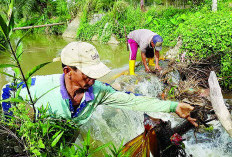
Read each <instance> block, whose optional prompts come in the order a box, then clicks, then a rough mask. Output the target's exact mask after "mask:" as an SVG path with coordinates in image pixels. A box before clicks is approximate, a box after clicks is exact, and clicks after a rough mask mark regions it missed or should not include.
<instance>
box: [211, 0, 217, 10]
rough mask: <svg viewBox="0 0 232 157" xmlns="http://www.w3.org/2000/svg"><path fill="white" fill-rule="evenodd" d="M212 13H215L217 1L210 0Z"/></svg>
mask: <svg viewBox="0 0 232 157" xmlns="http://www.w3.org/2000/svg"><path fill="white" fill-rule="evenodd" d="M212 11H214V12H216V11H217V0H212Z"/></svg>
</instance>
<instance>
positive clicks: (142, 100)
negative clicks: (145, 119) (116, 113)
mask: <svg viewBox="0 0 232 157" xmlns="http://www.w3.org/2000/svg"><path fill="white" fill-rule="evenodd" d="M102 100H103V101H102V102H101V104H103V105H108V106H111V107H115V108H121V109H129V110H135V111H144V112H175V113H177V115H178V116H179V117H181V118H185V119H187V120H188V121H189V122H190V123H192V124H193V125H194V126H197V123H196V122H195V121H196V119H193V118H191V117H190V112H191V111H192V110H193V109H194V107H192V106H190V105H189V104H185V103H179V102H173V101H163V100H159V99H157V98H152V97H146V96H135V95H134V94H132V93H131V94H127V93H124V92H118V91H116V92H113V93H108V94H106V95H105V97H104V98H103V99H102Z"/></svg>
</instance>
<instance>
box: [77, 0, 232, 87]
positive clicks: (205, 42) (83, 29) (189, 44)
mask: <svg viewBox="0 0 232 157" xmlns="http://www.w3.org/2000/svg"><path fill="white" fill-rule="evenodd" d="M96 1H97V2H99V3H100V2H101V0H88V1H87V3H85V5H84V9H83V12H82V15H81V23H80V27H79V28H78V30H77V38H78V39H80V40H87V41H88V40H91V39H92V38H93V37H94V36H96V37H97V38H98V40H99V41H100V42H103V43H105V42H107V41H108V40H109V39H110V37H111V35H113V34H114V35H115V36H116V37H117V39H118V40H120V41H121V42H124V41H125V30H124V26H125V28H126V33H127V34H128V33H129V32H130V31H133V30H136V29H141V28H145V29H150V30H152V31H154V32H156V33H158V34H159V35H161V36H162V37H163V39H164V44H163V45H165V46H171V47H173V46H175V44H176V42H177V38H178V37H179V36H180V37H181V39H182V40H183V44H182V47H181V51H180V53H183V52H186V54H187V55H186V56H188V57H189V59H190V60H191V61H196V60H201V59H207V58H209V57H211V56H214V57H215V58H217V60H216V61H215V63H214V64H216V65H220V67H221V69H220V71H218V73H217V74H218V76H219V77H220V78H221V79H220V83H221V85H222V87H223V88H224V89H228V90H230V89H232V78H231V76H232V65H231V64H232V63H231V58H232V51H231V48H232V44H231V43H232V38H231V34H232V24H231V21H232V16H231V14H232V7H231V3H230V2H229V1H227V0H219V1H218V11H217V12H212V11H211V4H212V2H211V1H205V3H202V4H199V5H198V6H197V5H196V4H192V7H188V8H185V9H179V8H176V7H172V6H169V7H164V6H161V5H156V4H157V3H156V4H155V3H152V5H150V6H148V7H147V11H146V12H142V11H141V10H140V7H139V5H138V3H137V5H133V4H132V3H131V2H130V1H126V0H124V1H123V0H121V1H116V2H115V3H114V4H113V5H112V8H110V9H108V11H107V12H103V13H104V16H103V17H102V19H101V20H100V21H98V22H96V23H94V24H90V19H91V18H92V16H93V14H96V13H102V10H103V11H104V9H103V8H102V10H101V11H99V12H96V9H95V8H96V6H98V5H97V3H96ZM93 2H95V3H93ZM89 4H95V5H89ZM131 4H132V5H131ZM110 6H111V5H110ZM193 56H194V57H193Z"/></svg>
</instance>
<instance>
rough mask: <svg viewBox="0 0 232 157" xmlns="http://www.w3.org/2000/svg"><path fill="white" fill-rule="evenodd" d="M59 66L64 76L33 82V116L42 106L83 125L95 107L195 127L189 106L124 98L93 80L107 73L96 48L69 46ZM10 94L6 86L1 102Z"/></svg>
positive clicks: (6, 106) (24, 95)
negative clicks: (166, 116)
mask: <svg viewBox="0 0 232 157" xmlns="http://www.w3.org/2000/svg"><path fill="white" fill-rule="evenodd" d="M61 62H62V67H63V74H55V75H47V76H36V77H34V78H33V79H32V85H31V87H30V92H31V95H33V96H35V97H36V98H39V99H37V101H36V103H35V107H36V109H37V111H36V112H38V108H41V107H42V106H43V107H44V108H47V112H48V114H49V115H51V116H53V117H55V118H59V117H62V118H66V119H72V120H73V121H75V122H76V123H77V124H79V125H82V124H84V123H85V122H87V121H88V120H89V118H90V117H91V115H92V113H93V112H94V110H95V108H96V107H97V106H98V105H107V106H112V107H116V108H121V109H130V110H137V111H146V112H176V113H177V114H178V115H179V116H180V117H182V118H186V119H188V120H189V121H190V122H191V123H193V124H194V125H197V124H196V123H195V119H192V118H191V117H190V111H192V110H193V107H192V106H190V105H188V104H184V103H178V102H172V101H161V100H159V99H156V98H149V97H145V96H136V94H132V93H131V94H127V93H124V92H120V91H116V90H115V89H113V88H112V87H111V86H110V85H108V84H104V83H102V82H100V81H98V80H96V79H98V78H100V77H102V76H104V75H106V74H107V73H109V72H110V69H109V68H108V67H107V66H106V65H104V64H103V63H102V62H101V61H100V58H99V54H98V52H97V50H96V48H95V47H94V46H93V45H91V44H89V43H86V42H71V43H69V44H68V45H67V46H66V47H64V49H63V50H62V52H61ZM47 91H49V92H47ZM10 92H11V89H9V86H8V87H7V85H6V86H5V87H4V88H3V94H2V96H3V99H7V98H9V96H10ZM46 92H47V93H46ZM45 93H46V94H45ZM20 96H21V97H22V98H24V99H27V98H28V93H27V90H26V89H25V88H22V90H21V93H20ZM2 107H3V110H4V112H5V113H7V112H8V110H9V108H10V107H11V104H10V103H8V104H5V103H2ZM37 114H38V113H37Z"/></svg>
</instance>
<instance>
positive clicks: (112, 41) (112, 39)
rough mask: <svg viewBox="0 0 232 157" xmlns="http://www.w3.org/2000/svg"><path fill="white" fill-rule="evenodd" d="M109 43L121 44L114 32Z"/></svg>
mask: <svg viewBox="0 0 232 157" xmlns="http://www.w3.org/2000/svg"><path fill="white" fill-rule="evenodd" d="M108 43H109V44H119V41H118V40H117V39H116V36H115V35H114V34H113V35H111V37H110V40H109V41H108Z"/></svg>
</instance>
